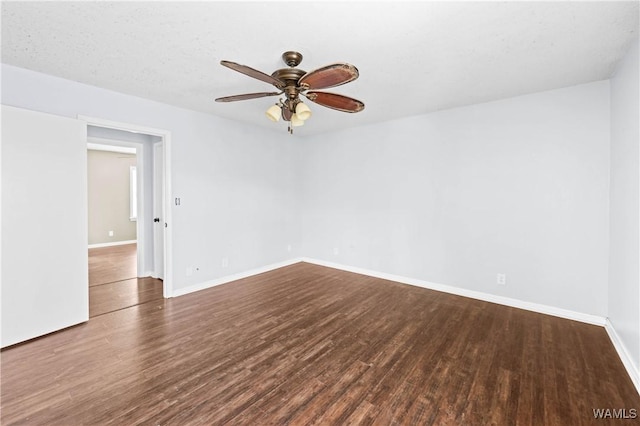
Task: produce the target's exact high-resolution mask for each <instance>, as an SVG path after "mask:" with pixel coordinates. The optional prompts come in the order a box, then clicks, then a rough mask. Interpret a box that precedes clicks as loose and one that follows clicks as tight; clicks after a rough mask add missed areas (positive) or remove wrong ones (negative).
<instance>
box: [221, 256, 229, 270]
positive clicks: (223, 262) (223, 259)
mask: <svg viewBox="0 0 640 426" xmlns="http://www.w3.org/2000/svg"><path fill="white" fill-rule="evenodd" d="M227 266H229V258H228V257H223V258H222V267H223V268H226V267H227Z"/></svg>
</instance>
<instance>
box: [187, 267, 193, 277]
mask: <svg viewBox="0 0 640 426" xmlns="http://www.w3.org/2000/svg"><path fill="white" fill-rule="evenodd" d="M191 275H193V266H187V276H188V277H190V276H191Z"/></svg>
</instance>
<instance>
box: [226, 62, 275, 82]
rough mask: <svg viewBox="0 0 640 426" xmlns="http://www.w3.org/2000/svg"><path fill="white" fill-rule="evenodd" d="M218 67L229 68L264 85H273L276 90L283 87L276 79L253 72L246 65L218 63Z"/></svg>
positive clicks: (256, 71) (260, 72)
mask: <svg viewBox="0 0 640 426" xmlns="http://www.w3.org/2000/svg"><path fill="white" fill-rule="evenodd" d="M220 65H223V66H225V67H227V68H231V69H232V70H234V71H238V72H240V73H242V74H245V75H248V76H249V77H253V78H257V79H258V80H261V81H264V82H265V83H269V84H273V85H274V86H276V87H277V88H278V89H282V88H283V87H284V83H283V82H282V81H280V80H278V79H277V78H274V77H271V76H270V75H267V74H265V73H263V72H262V71H258V70H255V69H253V68H251V67H248V66H246V65H240V64H236V63H235V62H230V61H220Z"/></svg>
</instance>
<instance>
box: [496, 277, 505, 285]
mask: <svg viewBox="0 0 640 426" xmlns="http://www.w3.org/2000/svg"><path fill="white" fill-rule="evenodd" d="M496 282H497V283H498V285H507V274H498V277H497V279H496Z"/></svg>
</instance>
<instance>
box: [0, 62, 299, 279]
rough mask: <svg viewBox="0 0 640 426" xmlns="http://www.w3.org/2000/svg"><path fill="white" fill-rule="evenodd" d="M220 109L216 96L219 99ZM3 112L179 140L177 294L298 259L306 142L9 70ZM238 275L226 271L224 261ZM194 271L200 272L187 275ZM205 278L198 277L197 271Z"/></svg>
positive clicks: (175, 174) (175, 148)
mask: <svg viewBox="0 0 640 426" xmlns="http://www.w3.org/2000/svg"><path fill="white" fill-rule="evenodd" d="M212 102H213V96H212ZM2 103H3V104H6V105H12V106H18V107H22V108H27V109H31V110H35V111H43V112H49V113H52V114H57V115H62V116H68V117H76V116H77V115H78V114H80V115H86V116H91V117H98V118H102V119H106V120H112V121H119V122H125V123H132V124H136V125H139V126H145V127H153V128H158V129H166V130H170V131H171V132H172V152H171V156H172V172H171V180H172V182H171V185H172V189H173V197H180V198H181V200H182V203H181V206H175V205H172V207H171V208H172V215H173V223H170V224H169V229H168V232H171V233H172V238H173V271H174V276H173V288H174V290H179V289H181V288H184V287H187V286H190V285H194V284H198V283H202V282H206V281H209V280H214V279H216V278H218V277H223V276H227V275H231V274H234V273H237V272H241V271H247V270H251V269H254V268H258V267H261V266H265V265H269V264H272V263H276V262H280V261H283V260H286V259H289V258H291V257H293V256H295V255H296V253H295V251H292V252H288V251H287V245H288V244H289V243H292V244H293V245H294V247H295V246H297V245H298V244H297V243H296V241H294V239H295V238H296V235H297V232H296V230H295V229H294V228H295V215H294V213H293V212H294V207H295V196H294V185H295V181H294V179H293V172H292V170H293V167H292V165H291V162H292V161H293V159H294V155H295V152H294V151H295V147H296V145H295V144H296V142H297V140H296V139H295V138H291V137H290V136H289V135H288V134H287V133H286V132H285V131H283V130H282V128H279V129H278V130H279V131H273V132H270V131H265V130H264V129H262V128H252V127H251V126H248V125H246V124H243V125H238V123H235V122H231V121H229V120H224V119H220V118H216V117H213V116H211V115H207V114H202V113H197V112H193V111H189V110H185V109H181V108H176V107H172V106H169V105H165V104H161V103H158V102H152V101H148V100H145V99H140V98H136V97H133V96H128V95H124V94H120V93H116V92H112V91H109V90H104V89H99V88H96V87H92V86H88V85H84V84H79V83H75V82H71V81H68V80H64V79H60V78H56V77H52V76H48V75H45V74H40V73H36V72H32V71H28V70H25V69H21V68H17V67H13V66H8V65H6V64H3V65H2ZM223 257H228V258H229V266H228V267H226V268H222V267H221V259H222V258H223ZM188 266H193V267H194V268H198V271H197V272H195V273H194V274H193V275H192V276H189V277H187V276H186V269H187V267H188ZM194 270H195V269H194Z"/></svg>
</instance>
